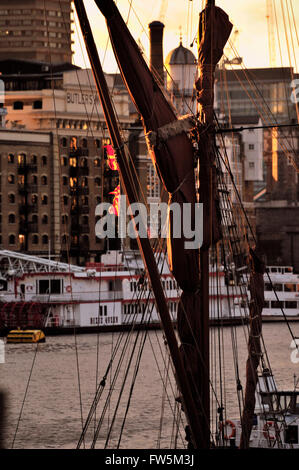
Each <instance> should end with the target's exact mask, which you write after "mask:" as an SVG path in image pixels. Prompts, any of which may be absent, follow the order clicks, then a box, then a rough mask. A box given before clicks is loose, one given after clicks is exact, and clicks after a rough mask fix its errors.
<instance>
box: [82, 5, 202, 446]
mask: <svg viewBox="0 0 299 470" xmlns="http://www.w3.org/2000/svg"><path fill="white" fill-rule="evenodd" d="M74 4H75V8H76V11H77V15H78V19H79V23H80V27H81V30H82V34H83V37H84V41H85V45H86V49H87V53H88V56H89V60H90V63H91V67H92V71H93V75H94V79H95V83H96V88H97V92H98V95H99V99H100V101H101V104H102V107H103V112H104V116H105V120H106V123H107V127H108V130H109V134H110V137H111V141H112V144H113V147H114V149H115V151H116V153H117V161H118V165H119V172H120V178H121V183H122V186H123V188H124V191H125V193H126V196H127V199H128V202H129V204H133V203H135V202H137V197H136V194H135V192H134V188H133V187H132V184H131V181H130V173H129V166H128V159H127V155H126V153H125V149H124V143H123V140H122V138H121V136H120V132H119V128H118V124H117V120H116V116H115V114H114V110H113V106H112V103H111V99H110V95H109V90H108V86H107V83H106V80H105V76H104V73H103V70H102V67H101V63H100V60H99V56H98V53H97V49H96V45H95V43H94V39H93V35H92V32H91V28H90V24H89V21H88V18H87V15H86V11H85V7H84V4H83V1H82V0H75V1H74ZM138 244H139V248H140V252H141V254H142V256H143V260H144V263H145V265H146V268H147V273H148V276H149V279H150V282H151V286H152V289H153V292H154V295H155V299H156V305H157V310H158V312H159V315H160V319H161V323H162V326H163V329H164V333H165V337H166V340H167V344H168V347H169V351H170V354H171V357H172V361H173V365H174V368H175V372H176V379H177V383H178V387H179V389H180V392H181V395H182V399H183V406H184V410H185V413H186V417H187V421H188V424H189V426H190V431H191V436H192V443H193V445H194V447H195V448H202V447H203V445H202V443H203V440H204V438H205V436H203V434H202V433H203V427H202V425H201V423H200V422H199V419H198V410H197V408H196V405H195V402H194V399H193V396H192V393H191V390H190V384H189V381H188V378H187V375H186V371H185V368H184V366H183V361H182V358H181V355H180V351H179V348H178V343H177V339H176V336H175V333H174V330H173V326H172V322H171V317H170V315H169V311H168V307H167V302H166V299H165V296H164V292H163V288H162V285H161V280H160V276H159V272H158V269H157V266H156V262H155V258H154V254H153V251H152V248H151V245H150V242H149V239H148V238H140V237H139V236H138ZM208 387H209V386H208ZM209 436H210V430H208V433H207V438H208V439H209Z"/></svg>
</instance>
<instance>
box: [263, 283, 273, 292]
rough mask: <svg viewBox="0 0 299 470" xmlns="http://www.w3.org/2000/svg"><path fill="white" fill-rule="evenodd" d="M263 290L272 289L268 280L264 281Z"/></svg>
mask: <svg viewBox="0 0 299 470" xmlns="http://www.w3.org/2000/svg"><path fill="white" fill-rule="evenodd" d="M265 290H267V291H269V290H272V287H271V284H270V282H265Z"/></svg>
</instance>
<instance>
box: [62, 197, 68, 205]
mask: <svg viewBox="0 0 299 470" xmlns="http://www.w3.org/2000/svg"><path fill="white" fill-rule="evenodd" d="M68 203H69V198H68V197H67V196H63V204H64V205H65V206H67V205H68Z"/></svg>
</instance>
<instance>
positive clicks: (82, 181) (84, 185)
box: [81, 176, 88, 188]
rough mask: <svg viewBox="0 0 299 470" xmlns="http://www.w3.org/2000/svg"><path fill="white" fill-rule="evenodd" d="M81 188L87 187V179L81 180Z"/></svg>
mask: <svg viewBox="0 0 299 470" xmlns="http://www.w3.org/2000/svg"><path fill="white" fill-rule="evenodd" d="M81 186H82V188H86V187H87V186H88V179H87V178H86V176H84V177H83V178H81Z"/></svg>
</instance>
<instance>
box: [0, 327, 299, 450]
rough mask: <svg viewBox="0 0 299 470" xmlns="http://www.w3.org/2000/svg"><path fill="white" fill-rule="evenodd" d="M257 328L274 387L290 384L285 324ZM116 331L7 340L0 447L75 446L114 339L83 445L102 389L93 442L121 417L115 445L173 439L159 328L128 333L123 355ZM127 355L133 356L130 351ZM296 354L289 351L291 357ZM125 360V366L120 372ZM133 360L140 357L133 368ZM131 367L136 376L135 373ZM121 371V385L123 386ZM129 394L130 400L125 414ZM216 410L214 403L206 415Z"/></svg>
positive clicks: (234, 413)
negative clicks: (19, 341)
mask: <svg viewBox="0 0 299 470" xmlns="http://www.w3.org/2000/svg"><path fill="white" fill-rule="evenodd" d="M291 328H292V330H293V333H294V335H295V336H297V337H299V323H292V324H291ZM222 331H223V347H222V348H221V350H220V351H221V357H222V359H223V365H222V370H221V373H222V374H223V376H225V380H224V381H223V390H224V399H225V408H226V416H227V417H228V418H238V408H237V400H236V397H235V389H236V379H235V369H234V365H233V364H234V361H233V354H232V329H231V328H229V327H226V328H225V329H223V330H222ZM233 331H234V332H236V335H235V340H236V341H235V343H237V361H238V367H239V373H240V379H241V383H242V385H243V386H244V385H245V380H244V378H245V373H244V372H245V363H246V357H247V352H246V340H245V335H244V332H245V331H246V329H245V328H244V327H242V326H238V327H236V328H235V329H234V330H233ZM263 333H264V341H265V344H266V347H267V352H268V356H269V359H270V363H271V367H272V370H273V372H274V376H275V380H276V384H277V388H279V389H290V390H292V389H293V388H294V380H295V377H294V376H298V378H299V363H296V360H295V361H294V360H293V361H292V360H291V353H292V351H293V349H292V348H291V340H292V338H291V336H290V332H289V331H288V329H287V327H286V325H285V324H284V323H275V324H265V325H264V327H263ZM120 335H121V334H120V333H114V334H112V333H101V334H99V335H97V334H88V335H76V337H74V336H73V335H70V336H56V337H48V338H47V340H46V343H44V344H40V345H38V346H37V345H33V344H23V345H13V344H6V345H5V362H4V363H2V364H0V377H1V379H0V380H1V382H0V390H2V392H4V396H5V408H4V409H5V420H4V423H2V441H1V446H2V448H3V447H4V448H12V447H14V448H35V449H38V448H53V449H57V448H75V447H76V445H77V442H78V439H79V437H80V434H81V431H82V423H84V422H85V419H86V417H87V414H88V411H89V409H90V406H91V403H92V400H93V397H94V394H95V390H96V383H99V382H100V380H101V379H102V377H103V375H104V374H105V371H106V370H107V365H108V364H109V359H110V357H111V353H112V351H113V350H114V348H115V347H116V345H117V344H118V341H120V340H121V344H120V347H119V350H118V352H117V353H116V361H115V363H113V365H112V367H111V368H110V369H109V371H108V373H107V379H106V386H105V389H104V392H103V395H102V398H101V400H100V403H99V406H98V409H97V413H96V416H95V418H94V419H93V420H92V422H91V426H90V434H89V435H88V436H87V438H86V441H85V446H86V447H89V446H90V443H91V439H92V436H93V435H94V432H95V429H96V427H97V423H98V422H99V419H100V418H101V413H102V410H103V407H104V405H105V403H106V401H105V400H106V398H107V394H108V393H109V390H110V389H113V391H114V394H113V397H114V396H115V398H111V400H110V401H109V402H108V401H107V413H106V415H105V417H104V418H103V426H102V428H101V430H100V432H99V440H98V441H97V444H96V447H97V448H101V447H103V446H104V445H105V440H106V437H107V435H108V434H109V430H110V426H111V424H112V423H113V422H114V424H115V426H114V427H113V430H112V433H111V441H109V443H108V446H109V447H114V446H115V445H116V444H117V443H118V436H119V430H120V429H121V427H122V424H123V422H124V417H125V418H126V420H125V426H124V430H123V433H122V438H121V441H120V448H129V449H130V448H141V449H142V448H144V449H146V448H156V447H157V446H159V447H160V448H169V447H170V445H172V444H173V442H174V440H173V439H174V437H173V436H174V428H175V425H174V423H176V422H177V420H176V421H174V419H173V410H174V408H175V403H177V402H176V401H175V400H174V396H176V391H174V390H173V388H174V384H173V381H172V382H171V381H170V382H169V381H168V383H167V387H166V388H165V387H164V386H163V385H162V380H161V377H162V378H164V381H165V378H166V377H167V371H169V363H168V360H167V356H166V354H165V346H164V342H163V334H162V332H161V331H150V332H147V335H146V338H145V341H143V339H144V333H139V334H137V333H136V332H135V333H133V334H132V335H131V337H130V340H129V341H127V354H126V355H123V356H122V353H121V351H122V350H123V349H124V345H125V342H126V334H123V336H120ZM137 335H138V336H137ZM220 336H221V334H220ZM217 338H219V335H218V330H217V329H216V328H215V329H212V331H211V339H212V341H214V340H215V341H218V340H217ZM134 348H135V349H134ZM141 349H143V353H142V357H141V360H140V364H139V363H137V362H136V357H137V355H138V354H139V353H140V352H141ZM133 351H135V355H134V356H133V355H132V353H133ZM218 351H219V349H218V347H217V343H216V347H214V346H211V358H213V357H214V356H215V357H217V356H218ZM131 355H132V356H133V359H130V358H131ZM295 356H296V355H294V353H293V358H294V357H295ZM295 359H296V357H295ZM130 360H131V368H130V371H131V372H129V374H128V375H127V376H126V370H127V367H128V365H129V363H130ZM120 361H122V363H121V365H120V366H119V376H118V380H117V381H116V382H115V383H114V382H113V378H114V376H115V375H114V374H115V373H116V372H117V370H118V369H117V367H118V364H120ZM136 364H137V365H139V367H138V368H137V365H136ZM134 368H135V372H136V375H137V377H136V380H133V379H134V377H133V372H134ZM96 371H98V372H96ZM211 377H212V382H213V381H215V382H213V385H214V386H215V389H216V390H218V389H219V386H220V385H219V384H220V379H219V368H218V369H213V367H212V368H211ZM125 379H126V385H125V387H124V388H123V382H124V380H125ZM169 384H172V385H171V386H169ZM25 393H26V396H25ZM120 393H122V399H121V401H120V403H119V408H118V412H117V413H116V414H115V415H114V410H115V406H116V405H117V399H118V398H117V397H118V396H119V394H120ZM128 400H130V404H131V406H130V408H129V411H128V413H127V414H126V408H127V403H128ZM215 408H216V407H215ZM215 415H216V413H215V412H214V411H213V417H212V420H213V419H214V418H215ZM171 436H172V437H171ZM183 440H184V436H183V435H182V432H181V434H179V437H178V438H177V441H176V444H177V445H178V446H179V447H180V446H183V445H184V444H183Z"/></svg>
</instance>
